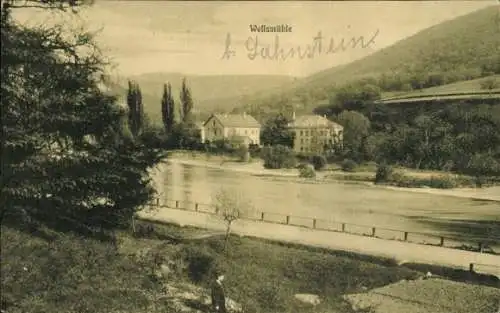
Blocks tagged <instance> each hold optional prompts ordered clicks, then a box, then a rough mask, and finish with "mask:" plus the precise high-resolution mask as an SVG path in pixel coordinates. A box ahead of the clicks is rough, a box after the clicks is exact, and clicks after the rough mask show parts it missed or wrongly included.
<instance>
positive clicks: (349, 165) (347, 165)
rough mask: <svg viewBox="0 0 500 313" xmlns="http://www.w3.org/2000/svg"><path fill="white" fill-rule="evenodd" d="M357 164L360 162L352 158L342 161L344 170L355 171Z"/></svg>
mask: <svg viewBox="0 0 500 313" xmlns="http://www.w3.org/2000/svg"><path fill="white" fill-rule="evenodd" d="M357 166H358V164H357V163H356V162H354V161H353V160H351V159H346V160H344V161H343V162H342V170H343V171H344V172H354V169H355V168H356V167H357Z"/></svg>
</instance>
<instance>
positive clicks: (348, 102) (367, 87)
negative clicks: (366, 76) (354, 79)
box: [332, 83, 381, 111]
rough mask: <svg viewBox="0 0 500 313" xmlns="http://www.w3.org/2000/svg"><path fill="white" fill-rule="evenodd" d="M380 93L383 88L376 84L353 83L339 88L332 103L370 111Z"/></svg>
mask: <svg viewBox="0 0 500 313" xmlns="http://www.w3.org/2000/svg"><path fill="white" fill-rule="evenodd" d="M380 95H381V90H380V88H379V87H378V86H376V85H372V84H359V83H358V84H352V85H347V86H344V87H342V88H340V89H338V90H337V91H336V93H335V98H334V101H333V103H332V104H335V105H340V106H341V107H342V108H343V109H344V110H355V111H367V110H368V111H369V110H371V107H372V106H373V103H374V102H375V101H376V100H379V99H380Z"/></svg>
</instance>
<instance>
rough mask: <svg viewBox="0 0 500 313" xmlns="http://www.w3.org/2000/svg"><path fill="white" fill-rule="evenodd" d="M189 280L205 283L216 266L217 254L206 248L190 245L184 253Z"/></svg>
mask: <svg viewBox="0 0 500 313" xmlns="http://www.w3.org/2000/svg"><path fill="white" fill-rule="evenodd" d="M182 252H183V260H184V261H185V262H186V263H187V270H188V276H189V278H190V279H191V280H192V281H193V282H196V283H199V282H201V281H203V280H204V279H205V278H206V277H207V275H208V274H209V273H210V271H211V270H212V267H213V265H214V264H215V253H214V252H213V251H211V249H209V248H208V247H205V246H201V247H200V246H196V245H190V246H187V247H186V248H185V249H184V250H183V251H182Z"/></svg>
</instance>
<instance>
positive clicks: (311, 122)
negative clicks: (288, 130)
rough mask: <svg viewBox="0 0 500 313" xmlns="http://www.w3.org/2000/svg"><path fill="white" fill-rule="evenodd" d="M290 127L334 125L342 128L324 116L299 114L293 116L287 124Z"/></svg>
mask: <svg viewBox="0 0 500 313" xmlns="http://www.w3.org/2000/svg"><path fill="white" fill-rule="evenodd" d="M288 125H289V126H290V127H292V128H293V127H301V128H302V127H304V128H307V127H335V128H344V127H342V125H339V124H337V123H335V122H332V121H330V120H329V119H327V118H326V117H324V116H319V115H301V116H298V117H297V118H295V120H293V121H292V122H291V123H289V124H288Z"/></svg>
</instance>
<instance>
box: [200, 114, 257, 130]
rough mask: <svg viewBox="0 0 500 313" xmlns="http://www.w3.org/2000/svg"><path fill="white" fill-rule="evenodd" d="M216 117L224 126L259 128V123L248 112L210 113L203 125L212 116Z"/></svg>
mask: <svg viewBox="0 0 500 313" xmlns="http://www.w3.org/2000/svg"><path fill="white" fill-rule="evenodd" d="M212 117H214V118H216V119H218V120H219V122H220V123H221V124H222V125H223V126H224V127H243V128H260V127H261V126H260V123H259V122H258V121H257V120H256V119H255V118H254V117H253V116H251V115H248V114H212V115H211V116H210V117H209V118H208V119H207V121H206V122H205V123H204V125H206V124H207V122H208V121H209V120H210V119H211V118H212Z"/></svg>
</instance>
